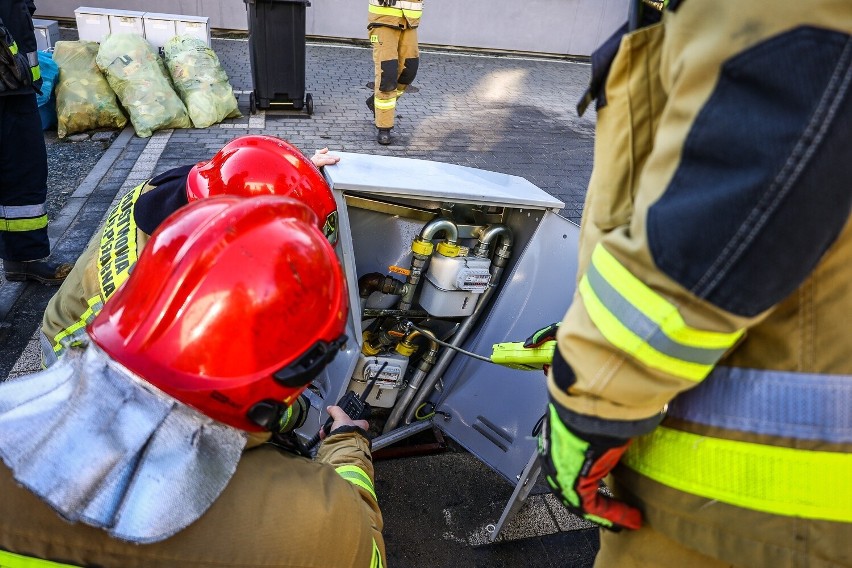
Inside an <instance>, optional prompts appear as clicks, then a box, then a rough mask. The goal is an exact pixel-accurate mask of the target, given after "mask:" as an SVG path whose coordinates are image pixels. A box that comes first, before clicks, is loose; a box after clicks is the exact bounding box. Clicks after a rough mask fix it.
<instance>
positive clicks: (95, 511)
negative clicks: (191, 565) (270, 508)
mask: <svg viewBox="0 0 852 568" xmlns="http://www.w3.org/2000/svg"><path fill="white" fill-rule="evenodd" d="M246 440H247V434H246V433H245V432H243V431H241V430H238V429H236V428H233V427H231V426H227V425H224V424H222V423H219V422H216V421H214V420H212V419H210V418H208V417H206V416H204V415H203V414H201V413H199V412H198V411H196V410H194V409H192V408H190V407H188V406H186V405H184V404H182V403H180V402H178V401H176V400H175V399H173V398H172V397H170V396H168V395H166V394H164V393H163V392H161V391H159V390H158V389H156V388H154V387H152V386H151V385H150V384H148V383H146V382H145V381H143V380H142V379H140V378H139V377H137V376H136V375H134V374H133V373H132V372H130V371H128V370H127V369H126V368H124V367H122V366H121V365H119V364H118V363H116V362H115V361H113V360H111V359H110V358H109V356H108V355H106V354H105V353H104V352H103V351H102V350H101V349H100V348H98V346H97V345H95V344H94V343H90V344H89V345H88V346H87V347H86V348H85V350H80V349H70V350H68V351H67V352H66V354H65V355H64V356H63V357H62V358H60V360H59V361H58V362H57V363H56V364H55V365H53V366H52V367H50V368H49V369H47V370H45V371H42V372H40V373H36V374H34V375H28V376H24V377H19V378H17V379H12V380H9V381H6V382H4V383H0V457H2V459H3V461H4V462H5V463H6V465H7V466H8V467H9V468H10V469H11V470H12V472H13V474H14V476H15V479H16V480H17V481H18V483H20V484H21V485H23V486H24V487H26V488H27V489H29V490H30V491H32V492H33V493H35V494H36V495H38V496H39V497H40V498H41V499H42V500H44V501H45V502H47V503H48V504H49V505H50V506H51V507H53V508H54V509H55V510H56V511H57V512H58V513H59V514H60V515H61V516H62V517H64V518H65V519H67V520H69V521H71V522H83V523H86V524H88V525H91V526H94V527H99V528H102V529H104V530H106V531H107V532H108V533H109V534H110V535H112V536H113V537H115V538H119V539H122V540H127V541H131V542H136V543H150V542H157V541H160V540H163V539H165V538H168V537H169V536H172V535H173V534H175V533H177V532H178V531H180V530H182V529H183V528H185V527H187V526H188V525H189V524H191V523H192V522H194V521H195V520H197V519H198V518H199V517H201V515H202V514H203V513H204V512H205V511H206V510H207V509H208V508H209V507H210V505H211V504H212V503H213V502H214V501H215V500H216V499H217V498H218V497H219V495H220V494H221V492H222V491H223V490H224V489H225V487H226V486H227V484H228V482H229V481H230V479H231V476H232V475H233V474H234V471H236V467H237V463H238V462H239V460H240V456H241V454H242V450H243V448H244V447H245V445H246Z"/></svg>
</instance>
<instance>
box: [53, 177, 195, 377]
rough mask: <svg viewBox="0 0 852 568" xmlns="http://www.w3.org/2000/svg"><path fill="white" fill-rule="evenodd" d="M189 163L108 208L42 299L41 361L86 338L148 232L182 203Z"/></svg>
mask: <svg viewBox="0 0 852 568" xmlns="http://www.w3.org/2000/svg"><path fill="white" fill-rule="evenodd" d="M191 167H192V166H183V167H180V168H175V169H173V170H169V171H167V172H165V173H163V174H160V175H159V176H157V177H155V178H153V179H151V180H149V181H148V182H146V183H143V184H140V185H139V186H137V187H136V188H134V189H133V190H132V191H130V192H128V193H127V194H125V195H124V196H123V197H122V198H121V199H119V201H118V202H117V203H116V205H115V206H114V207H113V208H112V209H111V210H110V212H109V213H108V214H107V218H106V221H105V222H104V227H103V229H102V230H101V231H100V233H97V234H95V236H93V237H92V239H91V240H90V241H89V244H88V246H87V247H86V250H85V251H83V254H82V255H80V258H78V259H77V262H76V263H75V264H74V268H73V269H72V270H71V273H70V274H69V275H68V277H67V278H66V279H65V281H64V282H63V283H62V286H60V287H59V290H58V291H57V292H56V294H54V296H53V298H51V299H50V302H48V304H47V308H46V309H45V312H44V316H43V318H42V325H41V332H40V334H39V343H40V345H41V351H42V362H43V364H44V365H45V366H50V365H51V364H53V363H54V362H55V361H56V359H57V358H58V357H59V355H61V354H62V352H63V351H64V350H65V347H64V344H66V343H68V342H72V343H73V342H75V341H85V339H86V334H85V330H86V325H87V324H88V323H89V322H90V321H92V320H93V319H94V318H95V316H96V315H98V313H100V311H101V308H102V307H103V305H104V302H106V301H107V300H108V299H109V298H110V297H111V296H112V295H113V293H114V292H115V291H116V290H117V289H118V287H119V286H120V285H121V284H122V283H123V282H124V281H125V280H127V277H128V276H129V275H130V268H131V267H132V266H133V265H134V264H135V263H136V261H137V260H138V258H139V254H141V252H142V248H143V247H144V246H145V243H147V242H148V238H149V236H150V234H151V233H153V232H154V229H156V228H157V227H158V226H159V224H160V223H161V222H162V221H163V220H164V219H165V218H166V217H168V216H169V215H170V214H171V213H174V212H175V211H176V210H177V209H178V208H180V207H182V206H183V205H186V202H187V201H186V191H185V186H186V175H187V173H188V172H189V169H190V168H191Z"/></svg>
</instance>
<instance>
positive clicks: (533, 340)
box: [524, 322, 559, 349]
mask: <svg viewBox="0 0 852 568" xmlns="http://www.w3.org/2000/svg"><path fill="white" fill-rule="evenodd" d="M557 331H559V322H556V323H552V324H550V325H548V326H547V327H543V328H541V329H539V330H538V331H536V332H535V333H533V334H532V335H530V336H529V337H527V338H526V339H525V340H524V347H526V348H527V349H531V348H534V347H541V346H542V345H544V344H545V343H547V342H548V341H555V340H556V332H557Z"/></svg>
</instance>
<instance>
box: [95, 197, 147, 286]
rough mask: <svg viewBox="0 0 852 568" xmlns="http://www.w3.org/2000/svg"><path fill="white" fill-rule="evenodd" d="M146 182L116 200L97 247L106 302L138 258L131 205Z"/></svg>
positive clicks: (126, 276) (99, 270) (99, 283)
mask: <svg viewBox="0 0 852 568" xmlns="http://www.w3.org/2000/svg"><path fill="white" fill-rule="evenodd" d="M143 187H145V183H141V184H139V185H137V186H136V187H135V188H134V189H133V191H131V192H130V193H128V194H127V195H125V196H124V197H122V198H121V200H119V202H118V204H117V205H116V206H115V208H113V210H112V211H110V213H109V216H108V217H107V220H106V222H105V223H104V228H103V232H102V233H101V242H100V245H99V247H98V285H99V286H100V291H101V297H103V301H104V302H106V301H107V300H109V299H110V297H111V296H112V295H113V293H114V292H115V291H116V290H117V289H118V287H119V286H121V285H122V284H123V283H124V281H125V280H127V278H128V277H129V276H130V268H131V267H132V266H133V265H134V264H136V261H137V247H136V221H135V220H134V218H133V207H134V205H135V203H136V200H137V199H139V195H140V194H141V193H142V188H143Z"/></svg>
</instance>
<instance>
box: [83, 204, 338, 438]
mask: <svg viewBox="0 0 852 568" xmlns="http://www.w3.org/2000/svg"><path fill="white" fill-rule="evenodd" d="M346 315H347V294H346V282H345V279H344V276H343V270H342V268H341V266H340V263H339V262H338V260H337V256H336V255H335V252H334V249H333V248H332V246H331V245H330V244H329V242H328V241H327V240H326V239H325V238H324V237H323V235H322V234H321V233H320V232H319V230H318V229H317V226H316V216H315V215H314V214H313V212H312V211H311V210H310V209H309V208H308V207H306V206H305V205H304V204H302V203H299V202H298V201H295V200H293V199H289V198H285V197H276V196H265V197H257V198H251V199H245V198H238V197H233V196H229V197H214V198H211V199H203V200H200V201H198V202H196V203H190V204H189V205H187V206H186V207H183V208H181V209H179V210H178V211H177V212H175V213H174V214H172V215H171V216H170V217H169V218H168V219H166V221H165V222H163V224H162V225H161V226H160V227H159V228H158V229H157V231H156V232H155V233H154V234H153V235H152V236H151V240H150V241H149V242H148V244H147V246H146V247H145V249H144V250H143V251H142V254H141V255H140V257H139V261H138V262H137V263H136V265H135V266H134V269H133V273H132V274H131V275H130V278H129V279H128V280H127V281H126V282H125V283H124V284H123V285H122V286H121V288H119V289H118V291H117V292H116V293H115V295H114V296H113V297H112V298H110V300H109V301H108V302H106V304H104V308H103V310H102V311H101V312H100V314H98V316H97V317H96V318H95V319H94V321H93V322H92V323H91V325H90V326H89V328H88V332H89V335H90V336H91V338H92V341H93V342H94V343H95V344H97V345H98V346H99V347H101V348H102V349H103V350H104V351H106V352H107V353H108V354H109V355H110V356H111V357H112V359H113V360H115V361H117V362H118V363H120V364H122V365H124V366H125V367H126V368H128V369H130V370H131V371H133V372H134V373H136V374H137V375H139V376H140V377H141V378H143V379H144V380H146V381H147V382H149V383H150V384H152V385H154V386H155V387H157V388H159V389H160V390H162V391H164V392H165V393H167V394H169V395H171V396H172V397H174V398H175V399H177V400H179V401H181V402H183V403H184V404H187V405H189V406H192V407H193V408H195V409H197V410H199V411H200V412H202V413H204V414H205V415H207V416H209V417H211V418H213V419H215V420H218V421H220V422H223V423H225V424H229V425H231V426H234V427H237V428H240V429H243V430H248V431H253V430H254V431H261V430H263V429H265V428H269V425H270V424H272V423H274V421H275V419H276V418H275V413H276V412H279V411H281V410H283V409H286V407H287V406H289V405H290V404H292V402H293V401H294V400H295V399H296V398H297V397H298V396H299V394H301V392H302V391H303V390H304V389H305V387H306V386H307V385H308V384H309V383H310V381H311V380H312V379H313V378H314V377H315V376H316V375H317V373H319V372H320V371H321V370H322V369H323V367H325V365H326V364H328V363H329V362H330V361H331V360H332V359H333V357H334V355H335V354H336V353H337V351H338V350H339V348H340V346H341V345H342V344H343V342H345V340H346V337H345V335H344V329H345V325H346Z"/></svg>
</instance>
